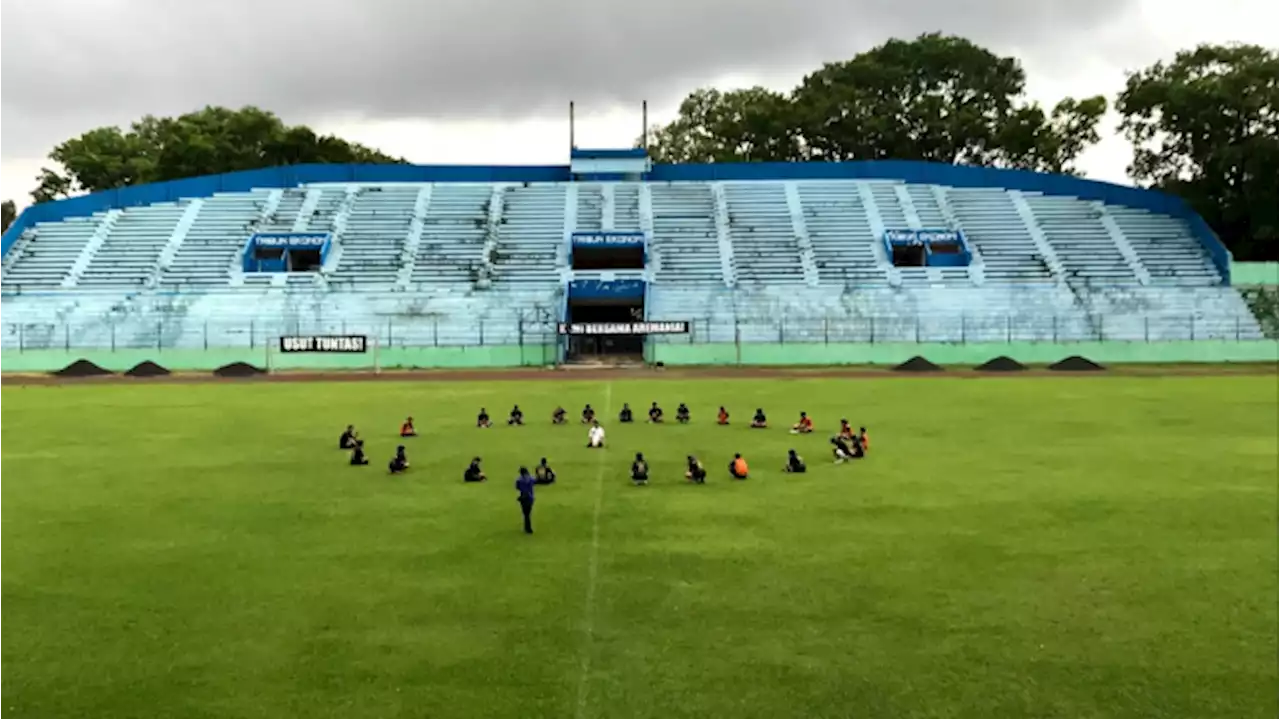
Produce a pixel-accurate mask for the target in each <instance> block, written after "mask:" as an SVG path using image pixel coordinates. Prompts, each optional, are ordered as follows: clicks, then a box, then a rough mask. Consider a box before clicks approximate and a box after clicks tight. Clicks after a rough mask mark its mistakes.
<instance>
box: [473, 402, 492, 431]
mask: <svg viewBox="0 0 1280 719" xmlns="http://www.w3.org/2000/svg"><path fill="white" fill-rule="evenodd" d="M476 426H477V427H483V428H484V429H488V428H490V427H492V426H493V422H490V421H489V410H487V409H485V408H484V407H481V408H480V414H478V415H476Z"/></svg>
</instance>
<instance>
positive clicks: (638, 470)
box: [631, 449, 806, 486]
mask: <svg viewBox="0 0 1280 719" xmlns="http://www.w3.org/2000/svg"><path fill="white" fill-rule="evenodd" d="M782 469H783V471H784V472H787V473H801V472H804V471H805V470H806V468H805V464H804V460H803V459H801V458H800V455H798V454H796V451H795V450H794V449H791V450H787V462H786V464H785V465H784V466H783V468H782ZM749 475H750V467H748V466H747V460H746V459H744V458H743V456H742V455H741V454H734V455H733V459H731V460H729V476H730V477H732V478H733V479H739V480H741V479H746V478H747V477H748V476H749ZM684 478H685V479H687V480H689V481H690V482H693V483H694V484H706V482H707V468H706V467H705V466H704V465H703V464H702V461H701V460H699V459H698V458H697V457H695V456H693V455H692V454H691V455H689V456H687V457H685V472H684ZM631 481H632V482H633V483H635V484H636V485H639V486H645V485H648V484H649V460H647V459H645V457H644V453H643V452H636V458H635V461H633V462H632V463H631Z"/></svg>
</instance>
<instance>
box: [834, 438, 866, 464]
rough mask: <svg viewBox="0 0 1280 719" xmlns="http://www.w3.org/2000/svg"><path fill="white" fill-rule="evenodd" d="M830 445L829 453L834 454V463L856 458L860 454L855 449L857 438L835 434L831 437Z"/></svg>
mask: <svg viewBox="0 0 1280 719" xmlns="http://www.w3.org/2000/svg"><path fill="white" fill-rule="evenodd" d="M831 445H832V449H831V454H832V455H833V456H835V458H836V464H844V463H845V460H849V459H857V458H858V457H861V456H862V455H861V454H859V453H857V451H856V450H855V447H856V446H857V440H854V439H849V438H848V437H841V436H839V435H837V436H835V437H832V438H831Z"/></svg>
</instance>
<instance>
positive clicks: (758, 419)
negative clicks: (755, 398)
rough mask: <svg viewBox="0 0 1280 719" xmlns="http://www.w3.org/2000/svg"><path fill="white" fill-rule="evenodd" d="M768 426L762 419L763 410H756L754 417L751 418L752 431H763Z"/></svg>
mask: <svg viewBox="0 0 1280 719" xmlns="http://www.w3.org/2000/svg"><path fill="white" fill-rule="evenodd" d="M768 426H769V422H768V421H766V420H765V418H764V410H762V409H756V415H755V416H754V417H752V418H751V428H752V429H764V428H766V427H768Z"/></svg>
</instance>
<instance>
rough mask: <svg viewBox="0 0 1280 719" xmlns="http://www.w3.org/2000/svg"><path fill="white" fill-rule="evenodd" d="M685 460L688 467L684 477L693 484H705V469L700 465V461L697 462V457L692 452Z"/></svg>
mask: <svg viewBox="0 0 1280 719" xmlns="http://www.w3.org/2000/svg"><path fill="white" fill-rule="evenodd" d="M685 461H686V462H688V465H689V467H688V469H686V470H685V472H684V478H685V479H687V480H689V481H690V482H693V483H694V484H706V483H707V469H706V468H705V467H703V466H702V462H699V461H698V458H697V457H695V456H693V455H692V454H691V455H689V456H688V457H685Z"/></svg>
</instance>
